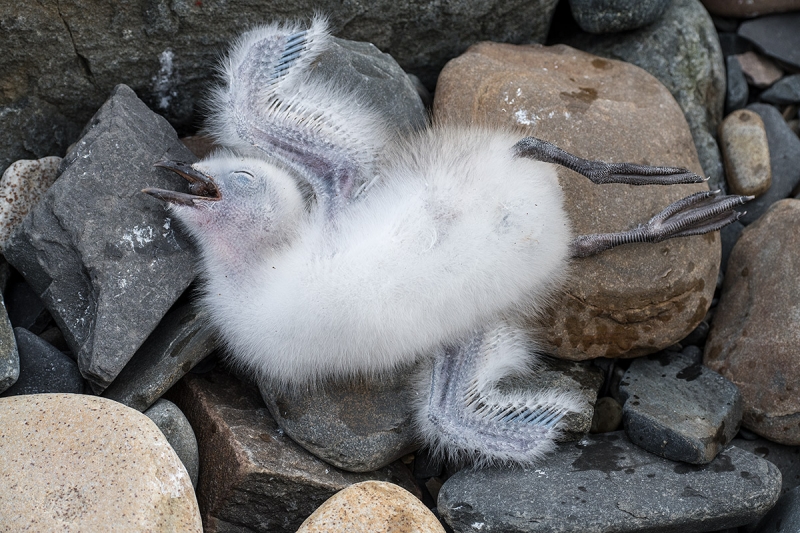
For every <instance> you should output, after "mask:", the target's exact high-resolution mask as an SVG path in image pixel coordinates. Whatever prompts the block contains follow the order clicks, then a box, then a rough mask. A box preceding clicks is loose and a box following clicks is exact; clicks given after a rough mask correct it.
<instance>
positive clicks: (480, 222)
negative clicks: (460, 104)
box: [144, 19, 746, 464]
mask: <svg viewBox="0 0 800 533" xmlns="http://www.w3.org/2000/svg"><path fill="white" fill-rule="evenodd" d="M328 42H329V37H328V33H327V30H326V28H325V23H324V21H323V20H321V19H315V20H314V21H313V22H312V23H311V25H310V26H309V27H308V28H302V27H300V26H299V25H297V24H283V25H280V24H273V25H270V26H264V27H260V28H257V29H255V30H253V31H251V32H248V33H247V34H245V35H244V36H243V37H242V38H241V39H240V40H239V41H238V43H237V44H236V45H234V47H233V50H232V52H231V53H230V55H229V56H228V58H227V60H226V61H225V62H224V64H223V69H222V77H223V80H224V81H223V84H222V85H221V86H220V87H219V88H218V89H217V90H216V91H215V93H214V95H213V99H212V101H213V105H212V113H211V117H210V131H211V132H212V133H213V134H214V135H215V137H216V139H217V141H218V142H219V144H221V145H223V146H225V147H226V149H225V150H221V151H218V152H216V153H214V154H212V155H211V156H210V157H208V158H206V159H204V160H203V161H200V162H198V163H195V164H193V165H188V164H184V163H179V162H173V161H163V162H160V163H158V164H159V165H160V166H162V167H164V168H167V169H169V170H172V171H175V172H177V173H178V174H180V175H181V176H183V177H184V178H185V179H187V180H188V181H189V183H190V185H189V189H190V193H188V194H187V193H178V192H175V191H167V190H162V189H146V190H145V191H144V192H146V193H148V194H150V195H152V196H155V197H156V198H159V199H161V200H164V201H166V202H167V203H168V205H169V208H170V210H171V212H172V213H173V214H174V215H175V217H176V218H178V219H179V220H180V221H181V222H182V225H183V226H184V227H185V228H186V230H187V231H188V232H189V233H190V235H191V236H192V237H193V238H194V240H195V241H196V242H197V244H198V247H199V249H200V254H201V262H202V268H203V277H204V280H205V286H204V289H203V291H204V293H203V302H204V305H205V306H206V307H207V308H208V310H209V312H210V315H211V317H212V321H213V323H214V325H215V326H216V327H217V329H218V330H219V334H220V337H221V339H222V340H223V342H224V344H225V345H226V346H227V348H228V351H229V353H230V356H231V358H232V359H233V360H234V361H235V362H236V363H237V364H238V365H240V366H242V367H244V368H245V369H247V370H249V371H250V372H251V373H252V374H253V375H254V376H255V377H257V378H258V379H269V380H271V381H272V382H274V383H276V384H278V385H279V386H287V387H295V388H305V387H308V386H315V385H318V384H321V383H324V382H325V381H327V380H330V379H337V378H345V377H351V376H354V375H373V376H379V375H380V374H382V373H384V372H388V371H392V370H395V369H397V368H400V367H403V366H405V365H410V364H411V363H414V362H415V361H419V360H426V361H430V364H428V365H422V370H421V371H420V375H419V376H418V379H417V382H418V388H417V393H418V394H417V398H418V402H417V408H416V413H415V419H416V423H417V427H418V429H419V431H420V434H421V436H422V438H423V439H424V440H425V442H426V443H427V444H428V445H429V446H430V447H431V448H433V449H434V450H437V451H438V452H440V453H441V454H442V455H445V456H449V457H450V458H452V459H464V458H467V459H471V460H473V461H475V462H477V463H479V464H486V463H492V462H516V463H530V462H533V461H535V460H537V459H539V458H541V456H542V455H543V454H544V453H546V452H547V451H548V450H550V449H551V448H552V447H553V442H554V439H555V437H557V435H558V431H559V421H560V420H561V419H562V417H563V416H564V415H565V414H566V413H568V412H572V411H577V410H578V408H579V406H580V400H579V399H578V398H576V397H575V396H573V395H570V394H568V393H566V392H563V391H557V390H556V391H539V392H535V393H529V394H523V393H503V392H500V391H499V390H498V389H497V387H496V385H497V383H498V381H499V380H501V379H502V378H503V377H505V376H508V375H510V374H514V373H520V372H525V371H528V370H530V368H531V367H532V358H533V355H532V354H533V353H534V352H535V351H536V350H537V349H538V348H539V347H538V346H537V344H536V340H535V339H532V338H531V337H530V334H529V333H528V332H527V331H526V329H525V328H524V327H522V326H521V325H520V324H519V323H520V322H521V319H520V317H522V316H523V315H526V314H527V315H529V314H531V313H535V312H536V311H537V310H539V309H542V308H543V307H544V306H545V305H546V303H547V301H548V298H549V297H550V295H551V294H552V292H553V290H554V289H556V288H557V287H559V286H561V284H562V283H563V281H564V278H565V272H567V265H568V261H569V260H570V259H571V258H573V257H582V256H586V255H591V254H594V253H598V252H600V251H603V250H605V249H608V248H611V247H613V246H617V245H620V244H625V243H627V242H659V241H660V240H663V239H667V238H672V237H678V236H685V235H693V234H699V233H705V232H708V231H714V230H717V229H719V228H720V227H722V226H724V225H725V224H727V223H730V222H732V221H733V220H736V219H737V218H738V214H737V213H736V212H735V211H732V207H734V206H736V205H739V204H741V203H742V202H743V201H746V198H744V197H733V196H730V197H726V196H719V195H717V194H716V193H710V192H704V193H697V194H695V195H692V196H690V197H688V198H686V199H684V200H681V201H679V202H676V203H674V204H672V205H671V206H668V207H667V208H666V209H665V210H664V211H663V212H662V213H660V214H658V215H656V216H655V217H653V219H651V220H650V221H649V222H648V223H646V224H643V225H641V226H639V227H637V228H634V229H633V230H629V231H624V232H619V233H610V234H596V235H587V236H579V237H574V236H573V234H572V230H571V227H570V223H569V220H568V218H567V215H566V212H565V209H564V206H563V198H562V191H561V189H560V187H559V183H558V179H557V177H556V172H555V167H554V164H560V165H565V166H568V167H569V168H572V169H573V170H576V171H577V172H579V173H582V174H583V175H585V176H587V177H588V178H589V179H591V180H592V181H595V182H596V183H614V182H621V183H632V184H654V183H660V184H671V183H693V182H698V181H702V179H701V178H699V177H698V176H696V175H694V174H693V173H691V172H689V171H687V170H685V169H679V168H671V167H649V166H642V165H633V164H627V163H623V164H606V163H602V162H596V161H587V160H584V159H581V158H578V157H576V156H573V155H571V154H568V153H566V152H563V151H562V150H559V149H558V148H557V147H555V146H553V145H552V144H549V143H547V142H545V141H541V140H538V139H534V138H531V137H528V138H525V139H522V140H520V139H519V138H518V137H517V136H516V135H514V134H513V133H509V132H506V131H502V130H493V129H488V128H458V127H450V126H445V125H433V126H431V127H430V128H428V129H427V130H426V131H423V132H420V133H417V134H412V135H409V136H407V137H405V138H402V139H399V138H394V137H393V136H392V135H391V134H390V133H389V132H387V131H386V130H385V127H384V126H383V124H382V123H381V121H380V120H379V117H377V116H376V115H375V114H374V112H372V111H371V110H369V109H366V108H365V107H363V106H360V105H356V102H357V101H358V95H357V94H350V93H348V92H346V91H344V90H343V89H341V88H338V87H333V86H331V85H329V84H326V83H324V82H319V81H312V79H311V78H309V76H308V71H309V68H310V66H311V64H312V62H313V60H314V59H315V58H316V57H317V56H318V55H319V53H320V52H321V51H323V50H324V49H325V47H326V46H327V43H328Z"/></svg>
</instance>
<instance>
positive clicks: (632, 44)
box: [566, 0, 725, 189]
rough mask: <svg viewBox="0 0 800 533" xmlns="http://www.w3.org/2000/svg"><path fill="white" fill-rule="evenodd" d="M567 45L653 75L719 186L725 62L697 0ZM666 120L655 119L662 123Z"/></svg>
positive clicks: (714, 185) (678, 1) (721, 183)
mask: <svg viewBox="0 0 800 533" xmlns="http://www.w3.org/2000/svg"><path fill="white" fill-rule="evenodd" d="M566 44H569V45H570V46H574V47H576V48H580V49H581V50H584V51H586V52H591V53H593V54H596V55H599V56H603V57H607V58H611V59H619V60H622V61H627V62H630V63H633V64H634V65H637V66H639V67H641V68H643V69H645V70H646V71H647V72H649V73H650V74H652V75H653V76H655V77H656V78H658V80H659V81H660V82H661V83H663V84H664V85H665V86H666V87H667V89H669V91H670V92H671V93H672V96H674V97H675V100H677V101H678V104H679V105H680V106H681V109H682V110H683V113H684V115H685V116H686V120H687V121H688V122H689V127H690V129H691V131H692V136H693V137H694V144H695V147H696V148H697V154H698V156H699V158H700V163H701V165H702V167H703V173H704V175H705V176H709V177H710V180H709V185H710V186H711V188H712V189H719V188H724V178H723V172H722V158H721V157H720V153H719V148H718V146H717V142H716V140H715V137H716V133H717V127H718V126H719V123H720V122H721V121H722V110H723V106H724V103H725V63H724V62H723V58H722V51H721V50H720V46H719V41H718V40H717V32H716V31H715V30H714V24H713V22H712V21H711V17H710V16H709V15H708V12H707V11H706V10H705V9H704V8H703V6H702V5H701V4H700V2H699V1H698V0H673V1H672V2H669V7H668V8H667V10H666V11H665V12H664V15H663V16H662V17H661V18H660V19H659V20H658V21H657V22H655V23H654V24H651V25H650V26H647V27H645V28H641V29H638V30H634V31H631V32H626V33H621V34H611V35H591V34H586V33H583V34H579V35H575V36H573V37H572V38H570V39H568V40H567V41H566ZM664 122H666V120H664V119H661V120H657V123H659V124H663V123H664Z"/></svg>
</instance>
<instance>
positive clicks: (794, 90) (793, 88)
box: [758, 74, 800, 105]
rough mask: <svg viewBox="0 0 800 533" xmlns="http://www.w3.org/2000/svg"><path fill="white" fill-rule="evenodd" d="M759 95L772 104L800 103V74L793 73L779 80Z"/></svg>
mask: <svg viewBox="0 0 800 533" xmlns="http://www.w3.org/2000/svg"><path fill="white" fill-rule="evenodd" d="M758 97H759V98H760V99H761V100H763V101H764V102H768V103H770V104H777V105H787V104H800V74H792V75H791V76H786V77H785V78H782V79H780V80H778V81H777V82H775V85H773V86H772V87H770V88H769V89H767V90H766V91H764V92H763V93H761V94H760V95H759V96H758Z"/></svg>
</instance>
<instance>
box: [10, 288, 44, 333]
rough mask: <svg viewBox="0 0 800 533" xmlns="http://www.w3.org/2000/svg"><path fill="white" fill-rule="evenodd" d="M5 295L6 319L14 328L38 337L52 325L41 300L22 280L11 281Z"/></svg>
mask: <svg viewBox="0 0 800 533" xmlns="http://www.w3.org/2000/svg"><path fill="white" fill-rule="evenodd" d="M5 295H6V297H5V298H6V309H7V310H8V319H9V320H10V321H11V325H12V326H14V327H15V328H25V329H27V330H28V331H30V332H31V333H33V334H35V335H38V334H40V333H41V332H43V331H44V330H45V329H47V326H48V325H50V324H52V323H53V319H52V317H51V316H50V313H49V312H48V311H47V309H45V308H44V304H43V303H42V299H41V298H39V295H38V294H36V292H35V291H34V290H33V289H32V288H31V286H30V285H29V284H27V283H26V282H25V281H24V280H21V279H17V280H14V281H12V282H11V283H10V284H9V287H8V291H7V292H6V293H5Z"/></svg>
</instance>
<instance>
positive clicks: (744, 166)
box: [719, 109, 772, 196]
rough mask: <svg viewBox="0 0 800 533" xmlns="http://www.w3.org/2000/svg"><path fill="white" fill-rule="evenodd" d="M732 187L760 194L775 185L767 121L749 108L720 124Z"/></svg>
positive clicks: (739, 111) (738, 191)
mask: <svg viewBox="0 0 800 533" xmlns="http://www.w3.org/2000/svg"><path fill="white" fill-rule="evenodd" d="M719 137H720V147H721V148H722V158H723V161H724V162H725V173H726V176H727V179H728V187H730V190H731V192H732V193H734V194H743V195H752V196H760V195H762V194H764V193H765V192H767V189H769V187H770V185H772V169H771V166H770V162H769V145H768V144H767V131H766V129H765V128H764V121H763V120H761V117H760V116H759V115H758V113H756V112H754V111H750V110H748V109H739V110H738V111H734V112H733V113H731V114H730V115H728V116H727V117H725V120H724V121H723V122H722V124H721V125H720V128H719Z"/></svg>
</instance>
